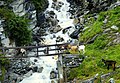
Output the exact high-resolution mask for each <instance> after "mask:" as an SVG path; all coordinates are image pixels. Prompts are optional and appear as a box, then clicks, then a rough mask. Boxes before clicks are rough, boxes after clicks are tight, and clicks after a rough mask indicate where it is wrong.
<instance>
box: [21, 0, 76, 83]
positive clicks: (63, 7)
mask: <svg viewBox="0 0 120 83" xmlns="http://www.w3.org/2000/svg"><path fill="white" fill-rule="evenodd" d="M48 1H49V6H48V8H47V9H46V11H45V12H44V13H45V16H46V18H47V17H50V14H49V13H48V12H51V11H52V12H54V13H55V15H54V16H53V17H52V18H53V19H57V20H59V21H58V23H57V24H56V25H55V26H53V27H54V28H57V25H59V26H60V27H61V30H60V31H58V32H57V33H50V32H49V31H48V30H47V31H46V33H47V34H48V35H47V36H43V38H45V40H44V42H43V43H44V44H55V43H56V38H57V37H61V38H63V39H64V41H62V42H57V43H65V42H68V41H69V40H72V39H71V38H70V37H69V34H70V33H71V32H72V31H74V24H73V19H70V17H71V14H70V13H69V12H68V10H69V8H70V7H69V6H70V4H69V3H68V2H67V1H66V0H57V2H53V1H52V0H48ZM67 27H71V28H69V30H68V31H67V33H65V34H63V32H62V30H64V29H65V28H67ZM53 36H55V37H53ZM53 57H54V58H53ZM55 57H56V58H55ZM35 59H36V60H37V62H34V60H35ZM57 61H58V58H57V56H46V57H39V58H30V62H31V63H34V66H37V67H38V68H41V67H43V70H42V72H41V73H38V72H35V73H32V75H31V76H29V77H25V78H24V79H23V80H22V81H21V82H20V83H51V81H54V82H55V83H57V80H58V75H57V78H55V79H50V72H51V71H52V70H54V71H56V72H57V70H56V69H57Z"/></svg>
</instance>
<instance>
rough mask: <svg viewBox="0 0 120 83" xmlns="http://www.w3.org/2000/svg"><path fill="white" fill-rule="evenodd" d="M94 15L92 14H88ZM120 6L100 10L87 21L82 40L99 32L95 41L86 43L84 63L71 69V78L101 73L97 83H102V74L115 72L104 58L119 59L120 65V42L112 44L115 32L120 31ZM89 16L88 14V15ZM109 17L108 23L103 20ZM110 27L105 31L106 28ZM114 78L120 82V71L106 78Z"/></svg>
mask: <svg viewBox="0 0 120 83" xmlns="http://www.w3.org/2000/svg"><path fill="white" fill-rule="evenodd" d="M88 16H92V15H88ZM119 17H120V7H117V8H115V9H112V10H108V11H105V12H100V13H99V14H98V18H97V19H96V20H95V19H94V18H92V17H91V19H90V20H89V21H88V22H87V23H86V26H85V27H88V28H87V29H86V30H85V31H84V32H83V33H82V34H81V35H80V39H79V40H80V42H87V41H89V40H90V39H92V38H93V37H94V36H95V35H97V34H99V35H98V36H97V37H96V39H95V40H94V42H93V43H91V44H88V45H86V49H85V50H86V52H85V54H84V55H85V56H86V58H85V59H84V61H83V63H82V64H81V65H80V66H79V67H77V68H73V69H71V72H70V76H69V79H74V78H78V79H80V80H83V79H89V78H91V77H93V76H95V74H97V73H98V74H99V76H98V79H97V81H98V82H96V83H100V82H99V79H100V75H103V74H106V73H108V72H113V70H112V68H110V69H109V70H107V67H106V66H105V65H104V63H103V62H102V61H101V59H102V58H104V59H105V60H106V59H109V60H115V61H117V64H116V66H118V65H120V44H113V43H112V44H110V43H111V42H112V41H113V40H114V33H116V32H120V19H119ZM86 18H87V16H86ZM105 19H107V22H106V23H103V21H104V20H105ZM113 25H115V26H117V27H118V30H114V29H111V26H113ZM108 28H109V29H110V31H107V32H106V33H104V32H103V31H104V30H106V29H108ZM116 72H120V69H116ZM110 78H114V79H115V82H116V83H119V82H120V73H117V74H113V75H111V76H110V77H108V78H107V79H106V81H108V80H109V79H110Z"/></svg>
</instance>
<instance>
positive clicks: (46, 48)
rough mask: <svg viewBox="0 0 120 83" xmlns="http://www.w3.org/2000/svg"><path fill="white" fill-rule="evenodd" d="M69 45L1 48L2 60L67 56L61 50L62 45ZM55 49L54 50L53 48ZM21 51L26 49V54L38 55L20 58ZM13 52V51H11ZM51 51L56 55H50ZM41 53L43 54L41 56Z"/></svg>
mask: <svg viewBox="0 0 120 83" xmlns="http://www.w3.org/2000/svg"><path fill="white" fill-rule="evenodd" d="M66 44H68V43H64V44H52V45H39V46H22V47H0V54H1V56H0V58H28V57H42V56H54V55H60V54H66V53H65V52H64V49H61V48H59V47H60V46H61V45H66ZM52 47H54V48H52ZM20 49H25V50H26V52H28V53H29V52H34V53H36V54H34V55H31V56H27V54H25V55H21V56H18V55H17V52H18V50H20ZM10 50H11V51H10ZM50 51H54V53H52V54H50ZM40 52H43V53H42V54H40ZM11 54H12V55H14V56H7V55H11Z"/></svg>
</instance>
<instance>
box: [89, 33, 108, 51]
mask: <svg viewBox="0 0 120 83" xmlns="http://www.w3.org/2000/svg"><path fill="white" fill-rule="evenodd" d="M109 40H110V39H109V38H107V34H102V35H100V36H98V37H97V38H96V40H95V41H94V43H93V45H91V46H92V47H93V48H94V49H103V48H105V47H106V45H107V44H108V42H109Z"/></svg>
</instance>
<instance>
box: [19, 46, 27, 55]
mask: <svg viewBox="0 0 120 83" xmlns="http://www.w3.org/2000/svg"><path fill="white" fill-rule="evenodd" d="M20 52H21V53H22V54H23V56H24V54H26V50H25V49H24V48H21V49H20Z"/></svg>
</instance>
